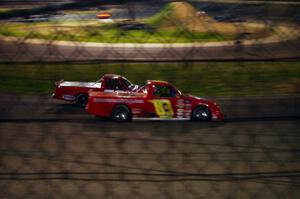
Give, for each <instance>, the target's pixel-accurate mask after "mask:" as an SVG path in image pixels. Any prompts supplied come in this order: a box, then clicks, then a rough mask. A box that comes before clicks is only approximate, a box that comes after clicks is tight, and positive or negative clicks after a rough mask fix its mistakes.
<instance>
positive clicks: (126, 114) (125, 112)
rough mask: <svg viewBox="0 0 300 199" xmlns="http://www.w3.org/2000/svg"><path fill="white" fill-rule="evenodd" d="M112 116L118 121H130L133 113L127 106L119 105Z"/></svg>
mask: <svg viewBox="0 0 300 199" xmlns="http://www.w3.org/2000/svg"><path fill="white" fill-rule="evenodd" d="M111 118H112V119H113V120H114V121H117V122H128V121H131V119H132V115H131V112H130V110H129V108H128V107H127V106H125V105H117V106H116V107H115V108H114V109H113V111H112V114H111Z"/></svg>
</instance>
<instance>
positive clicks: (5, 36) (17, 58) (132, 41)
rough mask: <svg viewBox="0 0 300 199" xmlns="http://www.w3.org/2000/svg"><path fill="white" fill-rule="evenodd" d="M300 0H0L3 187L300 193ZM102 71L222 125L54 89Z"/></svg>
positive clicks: (23, 193) (33, 192)
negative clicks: (208, 103)
mask: <svg viewBox="0 0 300 199" xmlns="http://www.w3.org/2000/svg"><path fill="white" fill-rule="evenodd" d="M299 13H300V3H299V2H298V1H251V0H249V1H246V0H245V1H241V0H240V1H239V0H220V1H206V0H190V1H171V0H160V1H158V0H152V1H150V0H149V1H146V0H145V1H142V0H141V1H134V0H131V1H118V0H115V1H114V0H113V1H112V0H111V1H106V0H102V1H100V0H99V1H97V0H86V1H76V0H65V1H64V0H61V1H59V0H57V1H54V0H53V1H37V0H28V1H18V0H14V1H6V0H3V1H0V23H1V26H0V197H1V198H71V197H76V198H142V197H143V198H297V197H299V195H300V191H299V190H300V189H299V186H300V153H299V150H300V148H299V146H300V135H299V130H298V129H299V127H300V126H299V117H300V108H299V104H300V101H299V99H300V95H299V94H300V92H299V91H300V61H299V57H300V42H299V41H300V38H299V35H300V34H299V31H300V28H299V22H300V14H299ZM106 73H115V74H121V75H124V76H125V77H126V78H128V79H129V80H130V81H131V82H133V83H135V84H140V85H142V84H144V82H145V81H146V80H147V79H157V80H165V81H168V82H171V83H172V84H173V85H175V86H176V87H177V88H178V89H180V90H181V91H182V92H184V93H191V94H193V95H196V96H201V97H205V98H209V99H213V100H214V101H216V102H218V104H219V105H220V107H221V109H222V111H223V112H224V114H225V115H226V118H227V120H226V122H201V123H197V122H188V121H185V122H183V121H180V122H179V121H156V122H154V121H133V122H132V123H122V124H119V123H115V122H111V121H102V120H99V119H96V118H94V117H92V116H90V115H87V114H86V113H85V110H84V109H82V108H81V107H78V106H76V105H74V104H70V103H67V102H63V101H57V100H54V99H52V98H51V94H52V92H53V89H54V82H56V81H58V80H61V79H64V80H72V81H96V80H98V79H99V78H100V77H102V75H104V74H106Z"/></svg>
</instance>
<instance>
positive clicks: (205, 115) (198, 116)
mask: <svg viewBox="0 0 300 199" xmlns="http://www.w3.org/2000/svg"><path fill="white" fill-rule="evenodd" d="M191 120H193V121H211V120H212V114H211V111H210V109H209V108H207V107H206V106H197V107H196V108H195V109H194V110H193V112H192V115H191Z"/></svg>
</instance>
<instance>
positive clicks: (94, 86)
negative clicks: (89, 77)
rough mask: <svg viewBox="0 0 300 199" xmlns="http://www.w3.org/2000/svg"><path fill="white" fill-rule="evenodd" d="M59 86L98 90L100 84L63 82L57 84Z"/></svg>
mask: <svg viewBox="0 0 300 199" xmlns="http://www.w3.org/2000/svg"><path fill="white" fill-rule="evenodd" d="M59 86H64V87H68V86H74V87H86V88H100V87H101V82H71V81H64V82H61V83H60V84H59Z"/></svg>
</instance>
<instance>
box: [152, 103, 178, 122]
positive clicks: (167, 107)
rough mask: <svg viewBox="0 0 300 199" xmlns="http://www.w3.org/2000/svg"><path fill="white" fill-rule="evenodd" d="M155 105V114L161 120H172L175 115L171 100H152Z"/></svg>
mask: <svg viewBox="0 0 300 199" xmlns="http://www.w3.org/2000/svg"><path fill="white" fill-rule="evenodd" d="M150 101H151V102H152V103H153V104H154V108H155V112H156V114H157V115H158V116H159V117H160V118H171V117H173V115H174V112H173V108H172V104H171V102H170V100H167V99H162V100H150Z"/></svg>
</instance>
